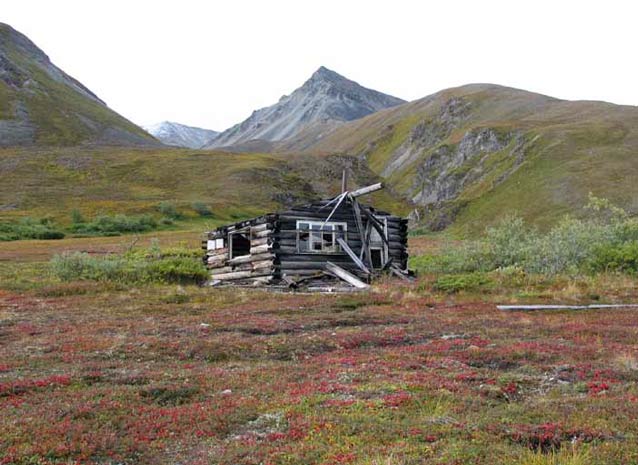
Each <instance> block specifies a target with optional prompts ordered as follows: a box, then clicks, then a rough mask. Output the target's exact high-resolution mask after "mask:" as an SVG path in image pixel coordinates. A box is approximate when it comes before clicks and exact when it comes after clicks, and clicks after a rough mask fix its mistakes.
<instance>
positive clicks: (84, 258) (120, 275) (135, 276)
mask: <svg viewBox="0 0 638 465" xmlns="http://www.w3.org/2000/svg"><path fill="white" fill-rule="evenodd" d="M50 270H51V273H52V274H53V275H54V276H55V277H56V278H58V279H60V280H62V281H75V280H93V281H111V282H117V283H126V284H147V283H179V284H199V283H201V282H203V281H205V280H206V278H207V277H208V273H207V271H206V268H205V267H204V265H203V263H202V261H201V259H200V258H199V257H195V256H193V254H192V253H191V252H183V253H177V252H173V253H172V254H171V253H169V254H160V255H156V254H155V253H151V254H149V253H141V252H139V251H136V252H129V253H127V254H123V255H109V256H106V257H104V256H101V257H94V256H91V255H89V254H87V253H82V252H72V253H65V254H60V255H55V256H54V257H53V258H52V259H51V262H50Z"/></svg>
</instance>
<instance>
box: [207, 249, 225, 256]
mask: <svg viewBox="0 0 638 465" xmlns="http://www.w3.org/2000/svg"><path fill="white" fill-rule="evenodd" d="M213 255H228V247H224V248H223V249H210V250H209V251H208V256H209V257H212V256H213Z"/></svg>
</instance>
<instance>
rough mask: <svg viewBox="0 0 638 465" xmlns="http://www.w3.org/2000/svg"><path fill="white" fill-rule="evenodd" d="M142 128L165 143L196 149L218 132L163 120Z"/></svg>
mask: <svg viewBox="0 0 638 465" xmlns="http://www.w3.org/2000/svg"><path fill="white" fill-rule="evenodd" d="M144 129H145V130H146V131H147V132H148V133H149V134H151V135H153V136H154V137H155V138H157V139H159V140H160V141H161V142H163V143H164V144H166V145H173V146H176V147H188V148H191V149H198V148H200V147H202V146H203V145H204V144H206V143H209V142H210V141H212V140H213V139H214V138H215V137H217V135H218V134H219V132H218V131H213V130H212V129H202V128H196V127H193V126H186V125H184V124H179V123H173V122H171V121H163V122H161V123H156V124H151V125H149V126H144Z"/></svg>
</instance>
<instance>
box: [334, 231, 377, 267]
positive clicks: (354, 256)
mask: <svg viewBox="0 0 638 465" xmlns="http://www.w3.org/2000/svg"><path fill="white" fill-rule="evenodd" d="M337 242H338V243H339V245H340V246H341V248H342V249H343V251H344V252H345V253H347V254H348V256H349V257H350V258H351V259H352V261H353V262H354V263H355V264H356V265H357V266H358V267H359V268H361V270H362V271H363V272H364V273H367V274H370V270H368V268H367V267H366V266H365V265H364V264H363V262H362V261H361V260H359V257H357V254H355V253H354V252H353V251H352V249H351V248H350V247H349V246H348V244H347V243H346V241H344V240H343V239H342V238H341V237H338V238H337Z"/></svg>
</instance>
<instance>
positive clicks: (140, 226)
mask: <svg viewBox="0 0 638 465" xmlns="http://www.w3.org/2000/svg"><path fill="white" fill-rule="evenodd" d="M70 229H71V231H73V232H74V233H76V234H82V235H89V236H117V235H120V234H122V233H133V232H145V231H152V230H154V229H157V221H156V220H155V219H154V218H153V217H152V216H150V215H140V216H128V215H123V214H119V215H114V216H108V215H100V216H98V217H96V218H95V219H94V220H93V221H91V222H90V223H74V224H73V225H72V226H71V227H70Z"/></svg>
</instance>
